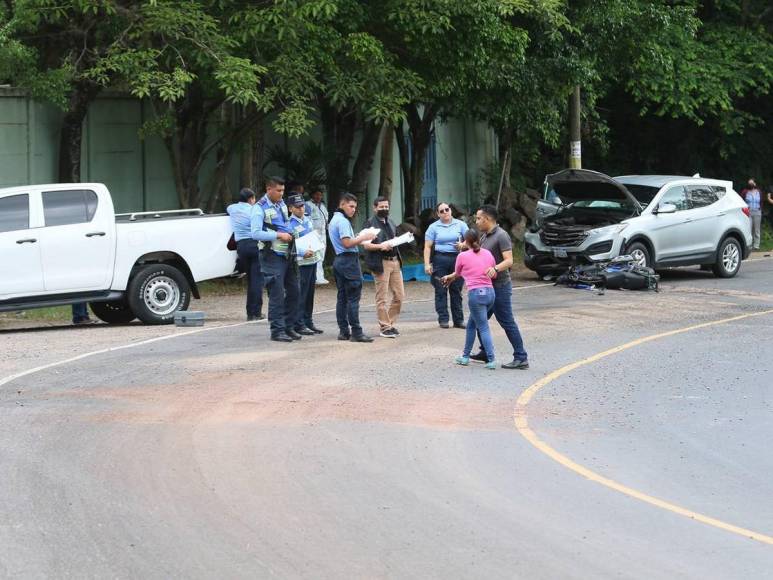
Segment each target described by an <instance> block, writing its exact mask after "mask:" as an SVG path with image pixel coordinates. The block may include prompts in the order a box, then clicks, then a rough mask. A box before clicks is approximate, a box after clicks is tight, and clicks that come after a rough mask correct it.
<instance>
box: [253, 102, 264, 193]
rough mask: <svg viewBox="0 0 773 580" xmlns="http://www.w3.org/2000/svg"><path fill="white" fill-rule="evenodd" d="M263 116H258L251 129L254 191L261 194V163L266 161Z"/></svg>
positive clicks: (262, 184)
mask: <svg viewBox="0 0 773 580" xmlns="http://www.w3.org/2000/svg"><path fill="white" fill-rule="evenodd" d="M264 119H265V117H264V116H262V115H261V116H260V117H259V118H258V120H257V121H256V122H255V127H254V129H253V130H252V142H253V147H252V155H253V157H252V165H253V167H254V168H255V193H257V194H258V196H260V195H262V193H263V191H264V190H265V184H264V183H263V179H264V177H263V165H265V163H266V136H265V133H264Z"/></svg>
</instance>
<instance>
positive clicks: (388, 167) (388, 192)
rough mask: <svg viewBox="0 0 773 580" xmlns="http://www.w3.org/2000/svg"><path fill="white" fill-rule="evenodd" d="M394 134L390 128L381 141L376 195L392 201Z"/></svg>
mask: <svg viewBox="0 0 773 580" xmlns="http://www.w3.org/2000/svg"><path fill="white" fill-rule="evenodd" d="M394 147H395V132H394V129H393V128H392V127H387V129H386V131H384V139H383V140H382V141H381V166H380V169H379V180H378V194H379V195H380V196H383V197H385V198H387V199H389V200H391V199H392V171H393V166H394Z"/></svg>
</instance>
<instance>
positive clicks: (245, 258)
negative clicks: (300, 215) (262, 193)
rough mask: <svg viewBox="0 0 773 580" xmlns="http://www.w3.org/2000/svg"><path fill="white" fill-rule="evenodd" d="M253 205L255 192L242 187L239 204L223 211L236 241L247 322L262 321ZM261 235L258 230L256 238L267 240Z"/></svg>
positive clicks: (262, 233)
mask: <svg viewBox="0 0 773 580" xmlns="http://www.w3.org/2000/svg"><path fill="white" fill-rule="evenodd" d="M257 201H258V200H257V197H256V196H255V192H254V191H252V190H251V189H248V188H246V187H245V188H243V189H242V190H241V191H240V192H239V201H238V202H237V203H232V204H231V205H229V206H228V207H227V208H226V212H228V217H229V218H230V219H231V229H232V230H233V233H234V240H236V254H237V256H239V261H240V262H241V264H242V268H243V270H244V272H246V273H247V320H262V319H263V314H262V313H261V311H262V310H263V273H262V272H261V270H260V253H259V251H258V242H257V239H256V238H253V237H252V218H253V214H254V213H255V204H256V203H257ZM265 233H266V232H263V231H262V229H261V230H260V233H259V234H258V235H261V236H262V237H267V236H266V235H265ZM271 234H272V235H273V232H272V233H271Z"/></svg>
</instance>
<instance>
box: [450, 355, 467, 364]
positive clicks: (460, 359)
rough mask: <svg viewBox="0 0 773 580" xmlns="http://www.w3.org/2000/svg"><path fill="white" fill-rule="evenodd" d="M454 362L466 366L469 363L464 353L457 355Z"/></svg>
mask: <svg viewBox="0 0 773 580" xmlns="http://www.w3.org/2000/svg"><path fill="white" fill-rule="evenodd" d="M454 362H455V363H456V364H458V365H462V366H463V367H466V366H467V365H468V364H470V357H468V356H464V355H462V356H458V357H456V358H455V359H454Z"/></svg>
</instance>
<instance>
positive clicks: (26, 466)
mask: <svg viewBox="0 0 773 580" xmlns="http://www.w3.org/2000/svg"><path fill="white" fill-rule="evenodd" d="M409 298H410V297H409ZM514 303H515V305H516V311H517V312H518V317H519V321H520V323H521V327H522V331H523V333H524V335H525V339H526V344H527V349H528V350H529V353H530V358H531V365H532V366H531V369H530V370H528V371H506V370H502V369H498V370H496V371H494V372H492V371H486V370H485V369H484V368H483V367H482V366H480V365H473V366H471V367H467V368H462V367H458V366H455V365H453V363H452V361H453V357H454V356H456V355H457V354H459V352H460V350H461V347H462V342H463V334H464V333H463V331H460V330H454V329H449V330H443V329H440V328H438V327H437V324H436V323H435V317H434V313H433V311H432V304H431V302H426V301H425V302H416V303H410V304H407V305H406V306H405V309H404V316H403V318H402V321H401V324H400V325H399V327H400V330H401V333H402V336H401V337H400V338H399V339H397V340H390V339H379V340H377V341H376V342H375V343H373V344H369V345H368V344H349V343H340V342H338V341H336V340H335V330H334V329H335V322H334V315H333V314H332V313H329V312H328V313H322V314H319V315H318V316H317V323H318V324H319V325H321V326H323V327H324V328H326V329H328V331H327V333H326V334H325V335H324V336H322V337H317V338H310V339H309V338H304V340H303V341H301V342H300V343H296V344H292V345H281V344H277V343H270V342H268V340H267V329H266V327H265V325H264V324H263V323H259V324H254V323H253V324H244V325H239V326H235V327H230V328H219V329H215V328H213V329H209V330H207V331H205V332H201V333H197V334H190V335H185V336H180V337H176V338H174V339H171V340H164V341H160V342H154V343H149V344H146V345H142V346H138V347H136V348H131V349H127V350H120V351H115V352H108V353H103V354H98V355H95V356H91V357H86V358H83V359H81V360H78V361H75V362H72V363H68V364H66V365H60V366H55V367H51V368H48V369H43V370H41V371H38V372H35V373H33V374H30V375H27V376H24V377H21V378H19V379H16V380H14V381H11V382H8V383H6V384H4V385H3V386H1V387H0V576H1V577H14V578H17V577H18V578H28V577H29V578H36V577H78V578H83V577H117V578H136V577H141V578H170V577H188V578H212V577H221V578H242V577H244V578H264V577H280V578H298V577H300V578H350V577H364V578H382V577H383V578H600V577H604V578H606V577H615V578H653V577H657V578H666V577H667V578H762V577H770V575H771V570H773V544H771V543H766V538H767V539H769V540H771V541H772V542H773V538H771V536H773V502H771V497H773V457H772V456H771V453H770V449H769V441H770V440H771V438H773V421H771V419H772V418H773V409H772V406H773V380H771V376H772V375H771V370H773V369H772V367H773V363H771V355H770V350H769V349H770V346H769V345H771V344H773V313H770V314H762V315H758V316H748V317H745V318H737V317H739V316H746V315H751V314H757V313H762V312H765V311H767V310H771V309H773V260H759V261H754V262H747V263H745V264H744V266H743V269H742V272H741V274H740V275H739V276H738V277H737V278H735V279H733V280H717V279H715V278H713V277H712V276H711V275H710V274H707V273H704V272H699V271H697V270H680V271H675V272H671V273H666V274H665V275H664V277H663V291H662V292H660V293H657V294H656V293H638V292H636V293H633V292H613V291H610V292H607V293H606V294H605V295H603V296H599V295H597V294H594V293H591V292H585V291H579V290H569V289H564V288H554V287H552V286H538V287H533V288H528V289H522V290H518V291H517V292H516V293H515V298H514ZM729 318H736V319H735V320H731V321H730V322H727V323H723V324H717V325H712V326H703V327H699V328H695V329H693V330H688V331H685V332H682V333H679V334H673V335H670V336H663V337H661V338H658V339H655V340H651V341H648V342H644V343H642V344H638V345H636V346H633V347H632V348H629V349H627V350H622V351H620V352H617V353H614V354H611V355H609V356H607V357H605V358H601V359H599V360H596V361H590V362H589V361H585V362H586V363H587V364H583V365H582V366H578V367H576V368H573V369H569V370H567V369H564V370H565V371H566V372H564V373H563V374H561V375H560V376H555V377H554V378H553V379H552V380H549V379H551V377H552V376H553V375H549V373H551V372H553V371H556V370H557V369H561V368H562V367H565V366H566V365H570V364H572V363H576V362H578V361H583V360H584V359H587V358H588V357H590V356H592V355H595V354H596V353H600V352H602V351H605V350H607V349H610V348H613V347H616V346H619V345H623V344H626V343H630V342H631V341H635V340H637V339H640V338H642V337H647V336H652V335H658V334H660V333H664V332H667V331H671V330H677V329H684V328H688V327H692V326H695V325H700V324H703V323H707V322H711V321H717V320H722V319H729ZM363 319H364V320H369V321H371V322H372V321H373V319H374V315H373V313H372V308H368V309H365V310H364V311H363ZM495 328H496V331H495V344H496V348H497V353H498V358H499V359H500V360H502V361H504V360H506V359H507V355H509V354H510V353H509V352H508V349H507V341H506V338H505V337H504V335H503V333H502V332H501V330H500V329H499V328H498V327H496V326H495ZM63 332H67V331H66V330H63V331H59V332H58V333H56V334H51V335H50V336H51V338H50V340H62V333H63ZM40 337H41V344H42V345H44V344H45V342H46V340H47V338H46V335H45V334H44V333H41V335H40ZM96 348H98V347H97V346H95V349H96ZM546 377H547V379H546V380H544V381H543V386H542V387H541V388H540V389H539V390H538V391H536V392H535V393H534V396H533V398H532V399H531V400H530V401H529V402H528V404H527V405H525V406H522V407H520V410H519V413H520V414H521V416H522V417H524V416H525V417H526V419H527V420H528V426H529V429H530V430H531V431H532V432H533V433H534V434H535V436H536V437H538V438H539V440H540V441H541V442H542V444H543V445H544V447H543V448H538V447H536V446H535V445H533V444H532V443H531V442H530V441H528V440H527V439H526V438H525V437H524V436H523V434H522V433H521V432H519V431H518V430H517V429H516V424H515V422H514V413H515V410H516V406H517V404H518V400H519V397H521V395H522V394H523V393H524V390H525V389H526V388H527V387H529V386H530V385H534V384H535V383H538V381H540V380H541V379H545V378H546ZM0 380H2V377H0ZM546 448H547V449H552V450H555V451H556V452H557V453H559V454H560V457H562V458H564V461H563V462H561V461H560V460H559V461H557V460H556V459H555V458H553V457H551V456H550V455H549V454H548V453H547V452H546ZM578 466H579V467H581V468H582V469H587V470H590V471H589V472H590V473H591V474H594V475H595V476H597V477H598V478H599V479H603V480H604V481H605V482H612V484H614V485H619V486H621V487H622V488H624V489H626V490H631V491H634V492H636V493H640V494H642V495H645V496H646V497H653V498H657V499H658V500H660V501H662V502H664V503H665V505H666V507H663V506H658V505H653V503H647V502H646V501H643V500H642V499H641V498H638V497H636V496H635V493H634V494H630V493H629V494H626V493H621V492H620V491H619V490H615V489H613V488H612V487H610V485H608V484H607V483H600V482H599V481H598V479H594V475H591V476H588V475H587V474H585V475H583V474H581V473H578V472H577V467H578ZM668 506H670V508H677V509H670V508H669V507H668ZM680 509H681V510H686V512H685V513H687V514H688V515H684V513H680V512H679V510H680ZM693 512H694V513H697V514H699V515H701V516H705V517H707V518H714V520H712V521H715V522H716V523H715V524H714V525H709V524H707V523H703V521H701V520H700V518H699V519H696V518H695V517H692V516H691V515H689V514H692V513H693ZM739 530H740V531H739ZM748 531H752V532H755V533H757V534H758V536H756V539H752V538H749V537H747V536H748V534H746V533H745V532H748Z"/></svg>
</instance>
